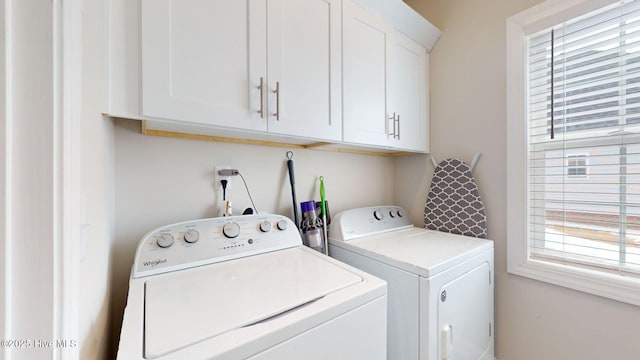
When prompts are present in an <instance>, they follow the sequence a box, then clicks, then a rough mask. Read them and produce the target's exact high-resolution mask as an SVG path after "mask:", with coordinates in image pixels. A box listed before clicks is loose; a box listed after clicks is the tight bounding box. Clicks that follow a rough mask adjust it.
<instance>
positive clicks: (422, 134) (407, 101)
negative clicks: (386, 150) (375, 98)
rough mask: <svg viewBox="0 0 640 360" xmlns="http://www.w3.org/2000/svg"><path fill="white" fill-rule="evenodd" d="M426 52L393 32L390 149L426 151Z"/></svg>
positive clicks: (427, 122)
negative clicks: (391, 138) (391, 134)
mask: <svg viewBox="0 0 640 360" xmlns="http://www.w3.org/2000/svg"><path fill="white" fill-rule="evenodd" d="M427 56H428V55H427V51H426V49H425V48H424V47H422V46H421V45H420V44H418V43H416V42H415V41H413V40H411V39H409V38H408V37H406V36H405V35H403V34H401V33H399V32H397V31H396V32H395V33H394V36H393V45H392V47H391V59H390V60H391V68H390V70H389V74H390V79H391V81H390V85H391V86H390V89H389V90H390V91H389V97H390V100H389V109H390V111H391V113H392V115H393V114H395V116H396V118H395V121H394V123H393V124H391V125H390V126H391V127H392V133H394V134H395V137H394V140H393V141H394V145H393V146H394V147H397V148H399V149H404V150H412V151H422V152H427V151H428V131H429V119H428V112H427V111H428V109H427V104H428V98H427V83H428V82H427V81H428V80H427V73H428V68H427V66H428V63H427V60H428V58H427Z"/></svg>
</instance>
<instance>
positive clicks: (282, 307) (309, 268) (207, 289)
mask: <svg viewBox="0 0 640 360" xmlns="http://www.w3.org/2000/svg"><path fill="white" fill-rule="evenodd" d="M362 281H363V279H362V278H361V277H360V276H358V275H356V274H354V273H352V272H349V271H347V270H345V269H344V268H342V267H339V266H338V265H335V264H333V263H331V262H329V261H326V260H325V259H323V257H322V256H317V255H315V254H311V253H309V252H306V251H303V250H302V249H301V248H300V247H296V248H292V249H287V250H281V251H276V252H273V253H267V254H262V255H257V256H252V257H248V258H242V259H238V260H233V261H228V262H223V263H218V264H213V265H209V266H204V267H201V268H194V269H191V270H186V271H180V272H176V273H171V274H166V275H163V276H161V277H156V278H151V279H149V280H147V281H146V283H145V313H144V324H145V325H144V327H145V332H144V353H145V357H146V358H151V359H153V358H156V357H159V356H162V355H166V354H168V353H171V352H173V351H176V350H179V349H181V348H185V347H188V346H190V345H192V344H195V343H197V342H200V341H203V340H205V339H209V338H212V337H215V336H217V335H220V334H223V333H226V332H230V331H233V330H234V329H238V328H241V327H245V326H248V325H252V324H255V323H257V322H260V321H262V320H265V319H268V318H271V317H273V316H276V315H279V314H282V313H284V312H286V311H288V310H291V309H294V308H296V307H298V306H301V305H304V304H307V303H309V302H311V301H313V300H316V299H319V298H322V297H323V296H325V295H328V294H331V293H333V292H336V291H339V290H340V289H343V288H346V287H348V286H350V285H353V284H357V283H360V282H362Z"/></svg>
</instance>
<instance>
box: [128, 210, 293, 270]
mask: <svg viewBox="0 0 640 360" xmlns="http://www.w3.org/2000/svg"><path fill="white" fill-rule="evenodd" d="M298 245H302V239H301V237H300V233H299V232H298V229H297V228H296V226H295V224H294V223H293V221H291V220H290V219H289V218H287V217H285V216H282V215H274V214H259V215H242V216H229V217H219V218H210V219H200V220H193V221H185V222H181V223H176V224H171V225H166V226H162V227H160V228H157V229H154V230H152V231H150V232H148V233H147V234H145V235H144V236H143V237H142V239H141V240H140V242H139V244H138V248H137V250H136V255H135V261H134V264H133V273H132V275H131V276H132V277H134V278H139V277H143V276H148V275H154V274H160V273H164V272H170V271H177V270H183V269H188V268H192V267H196V266H201V265H207V264H213V263H216V262H221V261H227V260H233V259H237V258H241V257H245V256H250V255H257V254H261V253H265V252H270V251H275V250H281V249H286V248H290V247H294V246H298Z"/></svg>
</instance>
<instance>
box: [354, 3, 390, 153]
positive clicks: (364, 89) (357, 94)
mask: <svg viewBox="0 0 640 360" xmlns="http://www.w3.org/2000/svg"><path fill="white" fill-rule="evenodd" d="M343 5H344V6H343V26H344V28H343V42H344V46H343V65H344V74H343V92H344V104H343V107H344V118H343V121H344V134H343V140H344V141H345V142H350V143H359V144H367V145H382V146H388V145H389V144H390V143H389V136H388V134H389V124H390V122H389V119H388V116H387V105H388V103H387V101H388V97H387V78H388V66H389V64H388V59H389V44H390V36H391V32H392V31H393V28H392V27H391V24H390V23H389V22H387V21H386V20H384V19H382V18H381V17H379V16H377V15H375V14H373V13H371V12H369V11H368V10H366V9H364V8H362V7H361V6H359V5H357V4H356V3H354V2H353V1H352V0H345V1H344V4H343Z"/></svg>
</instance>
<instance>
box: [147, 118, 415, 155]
mask: <svg viewBox="0 0 640 360" xmlns="http://www.w3.org/2000/svg"><path fill="white" fill-rule="evenodd" d="M140 125H141V126H140V132H141V133H142V134H143V135H150V136H163V137H172V138H179V139H192V140H203V141H212V142H225V143H235V144H247V145H259V146H272V147H284V148H293V149H312V150H322V151H334V152H344V153H350V154H362V155H374V156H402V155H410V154H413V153H410V152H405V151H394V152H383V151H375V150H361V149H345V148H340V147H331V146H332V145H335V146H339V144H333V143H329V142H315V143H310V144H291V143H283V142H276V141H264V140H251V139H242V138H232V137H225V136H214V135H198V134H189V133H182V132H174V131H164V130H153V129H147V121H146V120H141V121H140Z"/></svg>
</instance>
